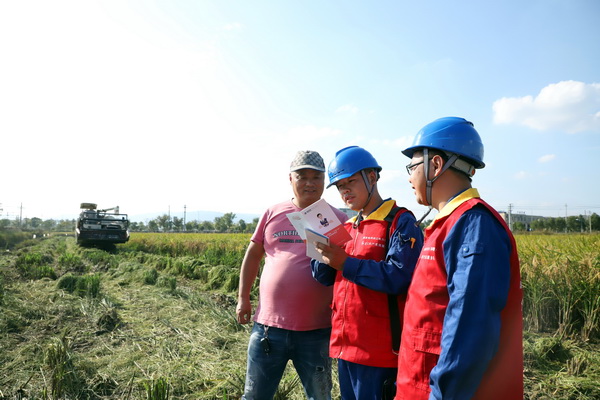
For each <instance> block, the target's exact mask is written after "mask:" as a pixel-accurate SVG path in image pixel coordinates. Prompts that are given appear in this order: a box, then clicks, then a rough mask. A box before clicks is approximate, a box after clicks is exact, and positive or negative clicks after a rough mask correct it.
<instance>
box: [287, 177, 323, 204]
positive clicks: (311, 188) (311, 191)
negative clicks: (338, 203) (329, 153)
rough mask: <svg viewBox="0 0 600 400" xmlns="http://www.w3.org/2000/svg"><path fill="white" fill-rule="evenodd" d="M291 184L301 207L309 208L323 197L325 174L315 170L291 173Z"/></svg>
mask: <svg viewBox="0 0 600 400" xmlns="http://www.w3.org/2000/svg"><path fill="white" fill-rule="evenodd" d="M290 183H291V184H292V190H293V191H294V197H295V198H296V199H297V200H298V203H299V204H301V205H302V206H301V207H307V206H309V205H311V204H312V203H314V202H315V201H317V200H319V199H320V198H321V196H322V195H323V190H325V174H324V173H323V172H321V171H317V170H314V169H309V168H305V169H300V170H298V171H294V172H290Z"/></svg>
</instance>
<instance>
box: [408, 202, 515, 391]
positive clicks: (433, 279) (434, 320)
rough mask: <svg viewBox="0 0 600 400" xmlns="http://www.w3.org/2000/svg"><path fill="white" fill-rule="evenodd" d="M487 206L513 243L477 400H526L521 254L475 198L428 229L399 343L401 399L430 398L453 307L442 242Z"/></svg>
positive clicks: (410, 291) (416, 268) (496, 215)
mask: <svg viewBox="0 0 600 400" xmlns="http://www.w3.org/2000/svg"><path fill="white" fill-rule="evenodd" d="M478 204H481V205H484V206H485V207H486V208H487V209H489V210H490V212H491V213H492V214H493V215H494V216H495V217H496V219H498V221H500V223H501V224H502V226H503V227H504V229H506V231H507V233H508V236H509V238H510V241H511V248H512V251H511V255H510V287H509V292H508V298H507V302H506V306H505V307H504V309H503V310H502V312H501V313H500V319H501V328H500V341H499V344H498V351H497V352H496V354H495V356H494V357H493V358H492V360H491V361H490V363H489V365H488V368H487V370H486V371H485V373H484V375H483V378H482V380H481V382H480V384H479V387H478V389H477V392H476V393H475V396H474V397H473V399H480V400H517V399H518V400H522V399H523V333H522V332H523V317H522V307H521V304H522V303H521V302H522V289H521V275H520V270H519V258H518V254H517V247H516V244H515V240H514V237H513V236H512V234H511V232H510V230H509V228H508V227H507V226H506V223H505V222H504V220H503V219H502V217H501V216H500V215H499V214H498V213H497V212H496V211H495V210H494V209H493V208H492V207H490V206H489V205H488V204H487V203H485V202H484V201H483V200H481V199H479V198H472V199H469V200H467V201H465V202H464V203H462V204H460V205H459V206H458V207H457V208H456V209H455V210H454V211H453V212H452V213H451V214H450V215H448V216H444V217H440V219H437V220H435V221H434V223H433V224H432V226H430V227H428V228H427V229H426V230H425V243H424V244H423V250H422V251H421V256H420V257H419V261H418V262H417V266H416V267H415V273H414V276H413V281H412V283H411V286H410V288H409V290H408V295H407V300H406V309H405V314H404V326H403V331H402V342H401V345H400V355H399V358H400V359H399V365H398V379H397V382H396V385H397V389H396V399H397V400H402V399H406V400H420V399H423V400H427V399H428V398H429V393H430V387H429V373H430V372H431V370H432V369H433V367H435V365H436V364H437V361H438V359H439V355H440V352H441V345H440V344H441V338H442V328H443V322H444V316H445V313H446V308H447V306H448V301H449V296H448V288H447V286H446V285H447V274H446V267H445V262H444V248H443V243H444V240H445V239H446V237H447V235H448V232H449V231H450V230H451V229H452V227H453V226H454V224H455V223H456V221H457V220H458V219H459V218H460V217H461V216H462V215H463V214H464V213H465V212H466V211H468V210H470V209H471V208H473V207H474V206H476V205H478Z"/></svg>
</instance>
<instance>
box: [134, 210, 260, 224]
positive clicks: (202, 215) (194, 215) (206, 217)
mask: <svg viewBox="0 0 600 400" xmlns="http://www.w3.org/2000/svg"><path fill="white" fill-rule="evenodd" d="M232 212H233V211H232ZM165 214H166V213H165V212H156V213H146V214H129V220H130V221H132V222H147V221H150V220H153V219H155V218H157V217H160V216H161V215H165ZM225 214H226V213H223V212H217V211H188V212H187V213H186V214H185V220H186V222H189V221H200V222H202V221H210V222H214V220H215V218H217V217H222V216H223V215H225ZM234 214H235V218H234V219H233V221H234V222H238V221H239V220H241V219H243V220H244V221H245V222H252V221H253V220H254V218H260V215H258V214H238V213H235V212H234ZM173 217H177V218H183V212H172V213H171V218H173Z"/></svg>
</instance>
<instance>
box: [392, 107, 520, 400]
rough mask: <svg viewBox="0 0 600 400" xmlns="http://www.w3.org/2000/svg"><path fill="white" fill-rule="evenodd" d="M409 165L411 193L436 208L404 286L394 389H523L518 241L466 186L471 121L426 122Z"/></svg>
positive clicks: (476, 161)
mask: <svg viewBox="0 0 600 400" xmlns="http://www.w3.org/2000/svg"><path fill="white" fill-rule="evenodd" d="M403 153H404V155H406V156H407V157H410V158H411V161H410V164H409V165H407V167H406V169H407V171H408V174H409V182H410V183H411V185H412V187H413V189H414V190H415V196H416V198H417V202H419V203H420V204H423V205H426V206H428V207H430V210H431V209H436V210H437V211H438V214H437V215H436V217H435V218H434V220H433V222H432V223H431V225H429V226H428V227H427V228H426V229H425V243H424V244H423V250H422V252H421V255H420V257H419V261H418V263H417V266H416V268H415V273H414V276H413V280H412V283H411V285H410V288H409V290H408V294H407V299H406V308H405V311H404V325H403V329H402V343H401V346H400V354H399V357H398V376H397V381H396V388H397V393H398V394H397V397H396V399H411V400H428V399H485V400H501V399H502V400H503V399H522V398H523V343H522V328H523V327H522V318H523V317H522V311H521V301H522V290H521V286H520V283H521V281H520V269H519V258H518V253H517V247H516V243H515V240H514V237H513V235H512V233H511V232H510V230H509V228H508V226H507V225H506V223H505V222H504V220H503V219H502V217H501V216H500V215H499V214H498V213H497V212H496V210H494V208H493V207H491V206H490V205H489V204H488V203H486V202H485V201H483V200H482V199H481V198H480V196H479V193H478V191H477V189H475V188H473V187H472V186H471V183H472V177H473V175H474V173H475V170H476V169H479V168H483V167H484V166H485V164H484V162H483V144H482V141H481V138H480V136H479V133H478V132H477V131H476V130H475V127H474V126H473V124H472V123H471V122H469V121H467V120H465V119H464V118H458V117H446V118H440V119H437V120H435V121H433V122H431V123H430V124H427V125H426V126H425V127H423V129H421V130H420V131H419V133H418V134H417V135H416V137H415V140H414V143H413V144H412V146H410V147H408V148H407V149H405V150H404V151H403Z"/></svg>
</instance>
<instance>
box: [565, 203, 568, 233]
mask: <svg viewBox="0 0 600 400" xmlns="http://www.w3.org/2000/svg"><path fill="white" fill-rule="evenodd" d="M567 222H568V221H567V203H565V233H567V231H568V227H567Z"/></svg>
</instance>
